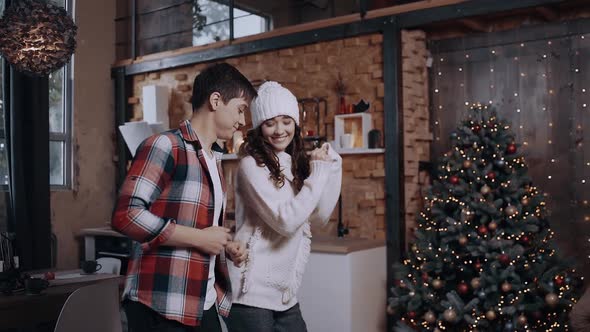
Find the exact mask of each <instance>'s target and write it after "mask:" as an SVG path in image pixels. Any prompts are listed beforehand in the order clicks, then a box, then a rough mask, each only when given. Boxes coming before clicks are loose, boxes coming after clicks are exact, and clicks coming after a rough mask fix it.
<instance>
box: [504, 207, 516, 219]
mask: <svg viewBox="0 0 590 332" xmlns="http://www.w3.org/2000/svg"><path fill="white" fill-rule="evenodd" d="M504 212H505V213H506V215H507V216H513V215H515V214H516V212H517V210H516V208H515V207H514V206H512V205H508V206H507V207H506V209H505V210H504Z"/></svg>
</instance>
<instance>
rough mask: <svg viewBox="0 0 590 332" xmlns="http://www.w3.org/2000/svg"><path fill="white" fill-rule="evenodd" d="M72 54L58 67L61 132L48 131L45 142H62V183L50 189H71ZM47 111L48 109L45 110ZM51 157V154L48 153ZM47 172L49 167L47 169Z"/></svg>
mask: <svg viewBox="0 0 590 332" xmlns="http://www.w3.org/2000/svg"><path fill="white" fill-rule="evenodd" d="M73 2H74V0H65V9H66V11H67V12H68V14H69V15H70V16H72V19H74V16H73V9H74V6H73ZM73 63H74V55H73V54H72V56H71V57H70V61H68V63H67V64H66V65H65V66H64V67H62V68H60V70H61V69H63V70H64V73H63V83H62V84H63V86H62V98H63V126H64V128H63V132H52V131H51V130H50V131H49V141H48V142H47V148H48V149H49V144H51V142H59V143H62V144H63V147H64V149H63V165H62V166H63V174H62V175H63V183H62V184H52V183H50V184H49V185H50V190H51V191H68V190H71V189H73V178H74V174H73V169H74V167H73V143H72V142H73V127H74V124H73V123H74V122H73V113H74V112H73V109H74V108H73V99H74V95H73V84H74V65H73ZM47 111H48V112H49V109H48V110H47ZM49 158H50V159H51V154H50V155H49ZM47 171H48V172H49V169H48V170H47Z"/></svg>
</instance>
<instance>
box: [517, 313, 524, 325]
mask: <svg viewBox="0 0 590 332" xmlns="http://www.w3.org/2000/svg"><path fill="white" fill-rule="evenodd" d="M516 321H517V322H518V324H520V325H526V316H525V315H520V316H518V318H517V319H516Z"/></svg>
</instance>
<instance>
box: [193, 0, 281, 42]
mask: <svg viewBox="0 0 590 332" xmlns="http://www.w3.org/2000/svg"><path fill="white" fill-rule="evenodd" d="M209 1H212V2H217V3H218V4H220V5H224V6H227V10H228V13H229V16H228V18H226V19H222V20H218V21H215V22H209V23H207V24H205V25H204V27H206V26H210V25H214V24H219V23H224V22H228V27H229V36H228V38H227V39H221V40H219V41H224V40H229V41H233V40H235V36H234V35H235V28H234V24H235V20H236V17H235V16H234V10H235V9H238V10H241V11H244V12H247V13H248V14H249V15H255V16H258V17H260V18H262V19H263V20H264V23H265V24H264V26H265V31H262V32H258V33H255V34H250V35H246V36H241V37H239V38H244V37H249V36H254V35H257V34H261V33H265V32H268V31H271V30H272V18H271V16H270V15H267V14H265V13H262V12H260V11H257V10H251V9H248V8H246V7H242V6H236V5H235V4H234V1H232V0H209ZM246 16H248V15H244V16H240V17H238V18H242V17H246ZM193 24H194V22H193ZM191 31H192V34H193V43H192V47H198V46H203V45H207V44H210V43H215V42H216V41H212V42H208V43H205V44H195V43H194V38H195V35H194V33H195V29H194V28H193V29H192V30H191Z"/></svg>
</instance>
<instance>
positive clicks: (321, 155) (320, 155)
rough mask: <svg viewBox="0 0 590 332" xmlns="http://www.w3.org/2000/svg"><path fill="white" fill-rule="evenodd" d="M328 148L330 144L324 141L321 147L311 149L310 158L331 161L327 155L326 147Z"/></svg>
mask: <svg viewBox="0 0 590 332" xmlns="http://www.w3.org/2000/svg"><path fill="white" fill-rule="evenodd" d="M329 148H330V144H328V143H324V144H323V145H322V147H320V148H316V149H314V150H313V151H311V154H310V160H311V161H313V160H323V161H331V160H330V156H328V149H329Z"/></svg>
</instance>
